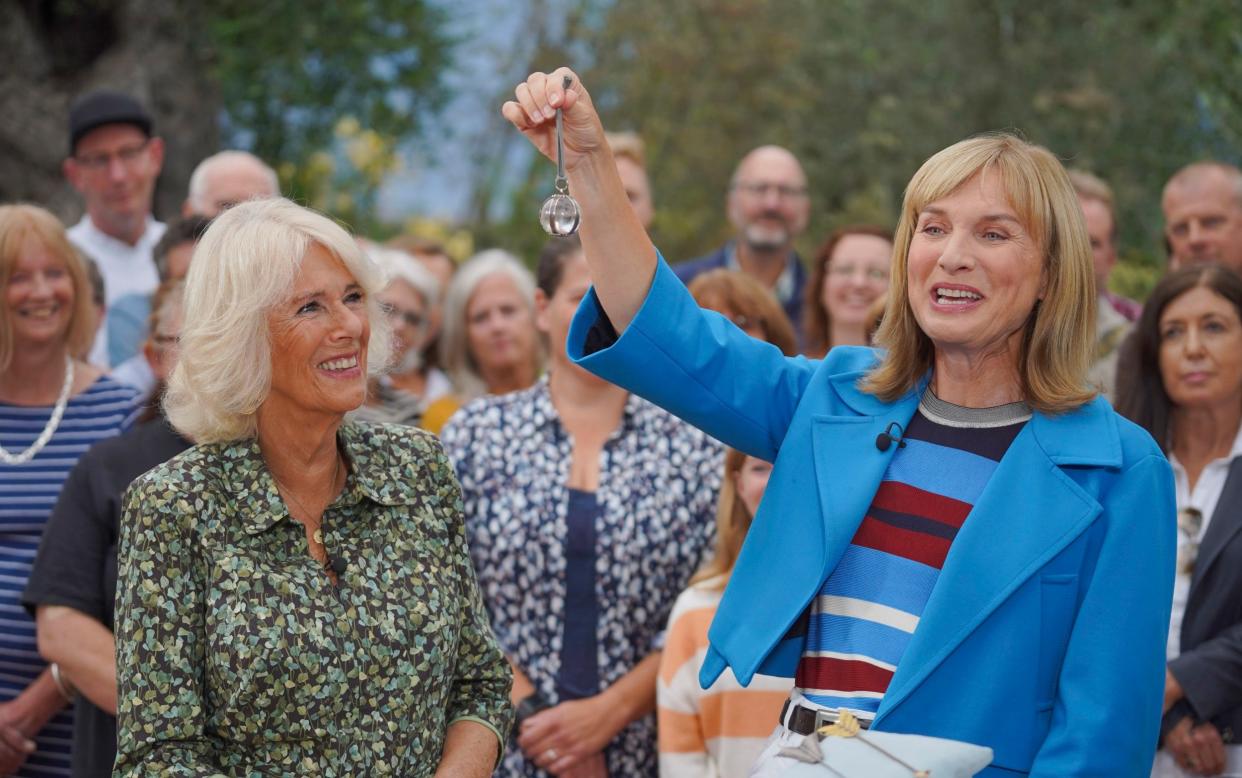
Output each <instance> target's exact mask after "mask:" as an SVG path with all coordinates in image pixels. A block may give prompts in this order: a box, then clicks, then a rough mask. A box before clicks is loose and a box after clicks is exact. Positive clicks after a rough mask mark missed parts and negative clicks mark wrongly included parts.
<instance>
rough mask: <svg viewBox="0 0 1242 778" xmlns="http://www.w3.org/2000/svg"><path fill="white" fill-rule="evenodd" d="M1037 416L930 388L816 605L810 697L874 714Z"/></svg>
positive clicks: (1019, 407)
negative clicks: (969, 525)
mask: <svg viewBox="0 0 1242 778" xmlns="http://www.w3.org/2000/svg"><path fill="white" fill-rule="evenodd" d="M1029 418H1030V411H1029V409H1028V408H1027V407H1026V406H1025V405H1023V404H1021V403H1014V404H1011V405H1004V406H999V407H996V408H983V409H977V408H962V407H959V406H955V405H950V404H949V403H945V402H943V401H941V400H939V399H937V398H936V397H935V396H934V395H932V394H931V392H930V391H928V392H927V393H926V395H925V396H924V398H923V400H922V402H921V403H920V405H919V412H918V413H917V414H915V416H914V418H913V419H912V420H911V422H910V426H909V429H907V430H906V432H905V434H904V436H903V445H902V446H901V447H899V448H898V450H897V452H896V453H895V455H894V456H893V459H892V461H891V462H890V463H889V466H888V469H887V471H886V472H885V474H884V479H883V481H882V482H881V484H880V487H879V489H878V490H877V491H876V494H875V497H874V498H873V500H872V503H871V506H870V508H868V510H867V514H866V516H865V517H864V519H863V521H862V523H861V524H860V525H859V527H858V530H857V531H856V532H855V534H854V538H853V540H852V541H851V543H850V545H849V546H848V547H847V548H846V550H845V552H844V554H843V555H842V556H841V560H840V562H839V563H838V564H837V566H836V568H835V569H834V570H833V571H832V573H831V574H830V575H829V576H828V579H827V580H826V581H825V582H824V584H823V586H822V587H821V589H820V591H819V594H818V596H817V597H816V598H815V600H814V602H813V603H812V605H811V617H810V621H809V624H808V628H807V636H806V645H805V648H804V649H803V653H802V659H801V661H800V662H799V664H798V670H797V676H796V679H795V683H796V685H797V687H798V689H799V690H800V691H801V692H802V694H803V695H804V696H805V697H806V699H807V700H809V701H810V702H812V703H814V704H815V705H819V706H823V707H826V708H848V709H850V710H852V711H854V712H855V713H857V714H858V715H859V716H860V717H861V718H867V719H869V718H872V717H874V716H875V713H876V711H877V710H878V709H879V707H880V701H881V700H882V699H883V698H884V693H885V691H887V689H888V685H889V682H890V681H891V680H892V677H893V673H894V671H895V670H896V668H897V664H898V663H899V662H900V661H901V657H902V654H903V653H904V652H905V649H906V646H907V644H908V643H909V642H910V637H911V636H912V635H913V634H914V630H915V629H916V628H917V627H918V623H919V619H920V617H921V616H922V614H923V608H924V607H925V606H926V605H927V600H928V598H930V596H931V593H932V588H933V587H934V586H935V585H936V580H937V578H938V577H939V576H940V569H941V567H942V565H943V564H944V560H945V557H946V556H947V555H948V553H949V548H950V547H951V545H952V543H953V539H954V537H956V535H957V531H958V530H959V529H960V528H961V526H962V523H963V522H965V521H966V518H967V516H968V515H969V513H970V510H971V507H972V506H973V505H974V503H975V502H976V501H977V500H978V499H979V495H980V494H981V493H982V492H983V489H984V487H985V486H986V485H987V483H988V479H990V478H991V476H992V472H993V471H994V470H995V469H996V465H997V463H998V462H999V461H1000V458H1001V457H1002V456H1003V455H1004V453H1005V451H1006V450H1007V449H1008V448H1009V444H1010V443H1011V442H1013V439H1014V437H1015V436H1016V435H1017V434H1018V432H1019V430H1021V428H1022V425H1023V424H1024V423H1025V422H1026V420H1027V419H1029Z"/></svg>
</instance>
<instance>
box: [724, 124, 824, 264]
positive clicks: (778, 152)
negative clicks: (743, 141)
mask: <svg viewBox="0 0 1242 778" xmlns="http://www.w3.org/2000/svg"><path fill="white" fill-rule="evenodd" d="M810 210H811V208H810V200H809V199H808V197H807V187H806V173H805V172H803V170H802V164H801V163H800V162H798V158H797V157H795V156H794V155H793V153H791V152H790V151H789V150H788V149H785V148H781V147H780V146H760V147H759V148H757V149H754V150H753V151H751V152H750V153H749V154H747V155H746V156H744V157H742V161H741V162H739V163H738V166H737V170H735V171H734V173H733V179H732V181H731V182H730V184H729V199H728V211H729V221H730V222H732V223H733V226H734V227H735V228H737V232H738V238H739V240H741V241H742V242H743V243H745V244H746V245H747V246H748V247H749V248H750V249H751V250H753V251H756V252H763V253H772V252H778V251H780V252H784V251H789V250H791V249H792V247H793V242H794V239H795V238H797V237H798V236H799V235H801V234H802V231H803V230H805V229H806V223H807V217H808V215H809V214H810Z"/></svg>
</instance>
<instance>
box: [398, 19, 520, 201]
mask: <svg viewBox="0 0 1242 778" xmlns="http://www.w3.org/2000/svg"><path fill="white" fill-rule="evenodd" d="M440 2H442V4H443V5H444V6H445V7H446V9H448V10H449V13H450V14H451V17H452V28H451V32H452V34H453V35H454V36H455V37H457V38H458V39H459V40H460V41H462V42H461V44H459V48H458V51H457V58H456V59H457V68H456V69H455V70H454V71H452V72H450V73H449V74H448V75H447V77H446V79H445V81H446V84H447V86H448V88H449V94H450V98H449V100H448V102H447V104H446V105H445V107H444V108H443V110H441V111H440V112H439V113H438V114H437V115H436V116H435V117H433V118H432V119H431V120H430V124H429V125H428V126H427V129H428V131H427V132H426V133H424V139H423V140H422V141H421V142H419V143H418V144H416V145H413V146H410V147H407V148H405V149H403V157H404V165H403V169H402V170H401V171H399V172H397V173H395V174H393V175H391V176H390V177H389V178H388V180H387V181H386V182H385V184H384V185H383V186H382V187H381V189H380V193H379V216H380V218H381V219H383V220H384V221H389V222H400V221H403V220H404V219H406V218H408V217H410V216H424V217H431V218H436V219H443V220H446V221H449V222H457V221H460V220H462V219H464V218H465V217H466V215H467V210H468V207H469V198H470V195H471V186H472V182H473V179H472V177H471V169H472V168H471V166H472V164H474V163H473V160H472V154H473V153H474V152H475V150H477V149H478V148H479V139H480V136H481V135H483V134H484V132H485V130H486V129H487V128H488V123H489V122H494V121H496V120H497V117H498V116H499V113H500V99H501V98H500V97H499V95H503V94H506V93H508V91H509V90H510V88H511V87H512V86H513V85H516V84H517V82H518V80H520V79H521V78H523V77H524V76H525V74H524V73H521V72H517V71H515V70H514V68H513V64H512V63H523V62H525V61H527V60H528V59H529V56H526V55H524V52H525V51H528V50H529V46H526V47H525V48H523V36H522V34H521V28H522V26H523V24H524V21H525V13H524V10H527V9H528V8H529V4H526V3H515V2H513V1H512V0H509V2H503V1H502V0H457V2H447V0H440ZM519 70H520V66H519ZM428 139H434V141H433V140H428ZM508 153H509V154H510V157H511V158H512V159H513V161H515V162H521V161H523V160H525V159H528V158H529V153H530V152H529V151H528V150H527V149H526V148H525V144H512V145H511V146H510V150H509V152H508ZM513 169H515V170H517V171H519V172H520V171H521V170H522V169H523V165H520V164H515V165H513Z"/></svg>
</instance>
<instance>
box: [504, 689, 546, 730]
mask: <svg viewBox="0 0 1242 778" xmlns="http://www.w3.org/2000/svg"><path fill="white" fill-rule="evenodd" d="M551 707H552V703H550V702H548V700H547V699H546V698H545V697H544V696H543V695H542V694H540V693H539V692H537V691H535V692H531V693H530V694H528V695H526V696H525V697H523V698H522V699H521V700H519V701H518V704H517V712H516V716H515V718H514V721H513V724H514V726H519V725H520V724H521V723H522V722H523V721H525V720H526V719H528V718H530V717H531V716H534V715H535V714H536V713H538V712H539V711H541V710H547V709H548V708H551Z"/></svg>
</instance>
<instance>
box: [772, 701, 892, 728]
mask: <svg viewBox="0 0 1242 778" xmlns="http://www.w3.org/2000/svg"><path fill="white" fill-rule="evenodd" d="M790 702H792V701H791V700H785V705H784V707H782V708H781V723H782V724H784V725H785V729H787V730H789V731H790V732H797V733H798V734H799V735H809V734H811V733H812V732H814V731H815V730H817V729H819V728H820V727H822V726H824V725H825V724H833V723H835V722H836V720H837V712H836V711H835V710H826V709H824V708H804V707H803V706H801V705H793V706H792V708H793V709H792V710H790V707H791V706H790ZM858 723H859V725H860V726H861V727H862V728H863V729H869V728H870V727H871V722H870V721H867V720H866V719H859V720H858Z"/></svg>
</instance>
